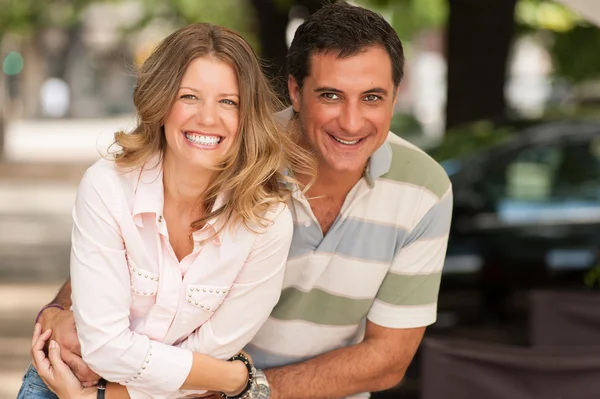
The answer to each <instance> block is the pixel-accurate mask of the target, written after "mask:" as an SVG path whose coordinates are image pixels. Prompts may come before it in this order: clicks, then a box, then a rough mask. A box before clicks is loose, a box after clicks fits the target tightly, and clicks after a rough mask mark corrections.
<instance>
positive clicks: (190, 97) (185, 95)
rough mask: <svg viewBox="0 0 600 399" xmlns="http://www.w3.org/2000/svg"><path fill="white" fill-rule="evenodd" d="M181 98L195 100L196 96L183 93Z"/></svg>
mask: <svg viewBox="0 0 600 399" xmlns="http://www.w3.org/2000/svg"><path fill="white" fill-rule="evenodd" d="M179 98H181V99H182V100H195V99H196V96H195V95H193V94H183V95H182V96H180V97H179Z"/></svg>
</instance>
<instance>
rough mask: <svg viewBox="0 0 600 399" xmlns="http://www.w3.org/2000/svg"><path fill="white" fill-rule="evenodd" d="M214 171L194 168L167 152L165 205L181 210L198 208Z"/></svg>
mask: <svg viewBox="0 0 600 399" xmlns="http://www.w3.org/2000/svg"><path fill="white" fill-rule="evenodd" d="M214 173H215V172H214V171H212V170H208V169H198V168H195V169H192V168H190V167H188V166H187V165H183V163H182V162H180V161H177V160H175V159H171V158H170V157H169V156H168V154H165V156H164V160H163V186H164V198H165V206H166V205H167V203H168V204H170V205H172V206H175V207H176V208H179V209H181V210H184V209H188V210H189V211H192V210H193V209H196V208H197V207H198V205H200V203H201V201H202V200H203V199H204V194H205V192H206V189H207V188H208V186H209V184H210V182H211V180H212V179H213V177H214Z"/></svg>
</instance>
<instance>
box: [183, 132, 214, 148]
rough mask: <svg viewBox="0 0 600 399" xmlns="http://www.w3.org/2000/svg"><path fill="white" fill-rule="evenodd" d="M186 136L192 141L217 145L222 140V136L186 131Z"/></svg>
mask: <svg viewBox="0 0 600 399" xmlns="http://www.w3.org/2000/svg"><path fill="white" fill-rule="evenodd" d="M185 138H186V139H188V140H189V141H191V142H192V143H196V144H202V145H217V144H219V143H220V142H221V138H220V137H217V136H202V135H198V134H190V133H186V134H185Z"/></svg>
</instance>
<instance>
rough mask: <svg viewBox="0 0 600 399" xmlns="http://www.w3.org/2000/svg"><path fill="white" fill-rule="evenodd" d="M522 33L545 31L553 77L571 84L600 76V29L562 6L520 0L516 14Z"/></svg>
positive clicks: (546, 1) (540, 1)
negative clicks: (552, 66)
mask: <svg viewBox="0 0 600 399" xmlns="http://www.w3.org/2000/svg"><path fill="white" fill-rule="evenodd" d="M515 20H516V23H517V31H518V32H519V33H521V34H528V33H532V32H540V31H542V32H543V31H545V32H546V33H548V34H549V35H548V36H549V37H550V40H549V47H548V50H549V52H550V55H551V57H552V59H553V64H554V74H555V75H556V76H559V77H562V78H565V79H567V80H568V81H570V82H572V83H581V82H584V81H586V80H589V79H595V78H598V77H600V51H598V48H599V46H600V29H599V28H598V27H596V26H591V25H589V24H588V23H586V22H585V21H584V20H582V19H581V17H580V16H578V15H577V14H575V13H574V12H572V11H571V10H570V9H568V8H567V7H565V6H564V5H562V4H559V3H556V2H553V1H549V0H519V1H518V3H517V6H516V11H515Z"/></svg>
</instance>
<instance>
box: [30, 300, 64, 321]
mask: <svg viewBox="0 0 600 399" xmlns="http://www.w3.org/2000/svg"><path fill="white" fill-rule="evenodd" d="M48 308H59V309H60V310H65V308H63V307H62V306H60V305H57V304H56V303H50V304H48V305H46V306H44V307H43V308H42V309H41V310H40V311H39V312H38V314H37V316H36V317H35V322H36V323H37V322H38V321H39V320H40V317H41V316H42V312H43V311H44V310H46V309H48Z"/></svg>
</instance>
